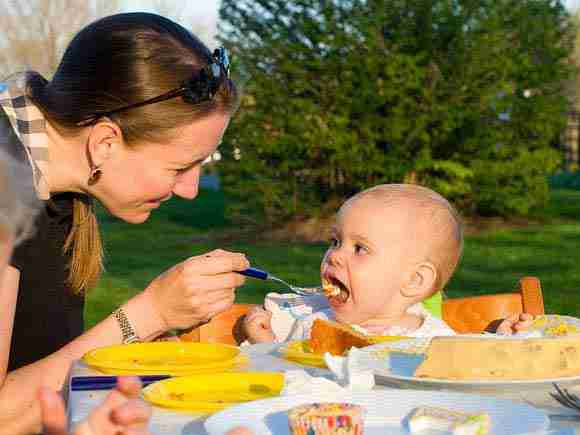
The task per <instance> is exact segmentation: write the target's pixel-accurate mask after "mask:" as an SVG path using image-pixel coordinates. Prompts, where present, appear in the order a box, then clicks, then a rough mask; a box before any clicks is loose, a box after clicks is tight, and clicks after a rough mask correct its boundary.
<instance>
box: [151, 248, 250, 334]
mask: <svg viewBox="0 0 580 435" xmlns="http://www.w3.org/2000/svg"><path fill="white" fill-rule="evenodd" d="M248 267H250V263H249V262H248V260H247V259H246V256H245V255H244V254H240V253H236V252H228V251H223V250H221V249H218V250H215V251H211V252H210V253H208V254H204V255H198V256H196V257H191V258H189V259H187V260H185V261H184V262H183V263H180V264H178V265H176V266H174V267H172V268H171V269H169V270H168V271H166V272H164V273H163V274H161V275H160V276H158V277H157V278H155V279H154V280H153V281H152V282H151V284H149V286H148V287H147V288H146V289H145V292H144V293H145V294H147V295H149V297H150V298H151V300H152V303H153V305H154V307H155V309H156V311H157V312H158V313H159V315H160V316H161V318H162V319H163V321H164V322H165V326H166V329H187V328H190V327H192V326H197V325H199V324H200V323H204V322H208V321H209V320H210V319H211V318H212V317H214V316H215V315H216V314H218V313H221V312H222V311H225V310H227V309H228V308H230V307H231V306H232V304H233V303H234V299H235V291H234V290H235V288H236V287H239V286H241V285H242V284H243V283H244V281H245V277H244V276H243V275H240V274H239V273H235V272H236V271H242V270H244V269H247V268H248Z"/></svg>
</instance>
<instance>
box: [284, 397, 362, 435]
mask: <svg viewBox="0 0 580 435" xmlns="http://www.w3.org/2000/svg"><path fill="white" fill-rule="evenodd" d="M288 420H289V424H290V431H291V432H292V434H293V435H362V433H363V408H362V406H358V405H353V404H351V403H309V404H306V405H300V406H297V407H295V408H292V409H290V410H289V411H288Z"/></svg>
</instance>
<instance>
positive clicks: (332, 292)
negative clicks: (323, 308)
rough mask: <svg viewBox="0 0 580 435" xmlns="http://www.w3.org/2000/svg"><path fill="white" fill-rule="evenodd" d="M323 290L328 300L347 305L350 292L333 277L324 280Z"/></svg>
mask: <svg viewBox="0 0 580 435" xmlns="http://www.w3.org/2000/svg"><path fill="white" fill-rule="evenodd" d="M322 289H323V291H324V294H325V295H326V297H327V298H328V299H335V300H337V301H338V302H341V303H345V302H346V301H347V300H348V298H349V296H350V290H349V289H348V288H347V287H346V286H345V285H344V284H343V283H342V281H340V280H339V279H337V278H335V277H333V276H327V277H325V278H324V279H323V280H322Z"/></svg>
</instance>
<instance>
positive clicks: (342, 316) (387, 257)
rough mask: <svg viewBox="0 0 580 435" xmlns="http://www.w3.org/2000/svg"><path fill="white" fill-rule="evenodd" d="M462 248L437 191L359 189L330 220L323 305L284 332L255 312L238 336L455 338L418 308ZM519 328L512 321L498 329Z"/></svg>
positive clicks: (455, 219)
mask: <svg viewBox="0 0 580 435" xmlns="http://www.w3.org/2000/svg"><path fill="white" fill-rule="evenodd" d="M462 248H463V235H462V226H461V221H460V219H459V215H458V213H457V211H456V210H455V208H454V207H453V206H452V205H451V204H450V203H449V202H448V201H447V200H446V199H445V198H443V197H442V196H441V195H439V194H438V193H436V192H434V191H432V190H430V189H428V188H425V187H421V186H418V185H412V184H384V185H378V186H375V187H373V188H370V189H367V190H365V191H363V192H361V193H359V194H357V195H355V196H354V197H352V198H350V199H349V200H348V201H346V202H345V203H344V204H343V205H342V207H341V208H340V209H339V211H338V213H337V215H336V222H335V224H334V226H333V228H332V239H331V243H330V246H329V248H328V250H327V252H326V254H325V256H324V258H323V260H322V264H321V268H320V269H321V278H322V282H323V283H324V284H325V287H328V286H329V285H332V286H334V287H335V288H336V289H337V291H336V293H337V294H335V295H332V296H329V297H328V305H329V307H328V308H324V309H321V310H319V311H315V312H313V313H312V314H309V315H306V316H302V317H301V318H298V319H297V320H296V321H295V323H294V324H293V325H292V328H291V330H290V332H289V333H288V334H280V332H279V331H276V330H273V328H272V322H271V318H272V313H271V312H269V311H266V310H264V309H263V308H261V307H256V308H254V309H253V310H252V311H251V312H250V313H249V314H248V315H247V316H246V318H245V320H244V324H243V328H244V332H245V334H246V336H247V338H248V341H249V342H250V343H260V342H273V341H282V340H301V339H307V338H309V336H310V329H311V327H312V323H313V322H314V320H315V319H331V320H336V321H338V322H342V323H347V324H350V325H351V326H355V327H356V328H357V329H358V330H361V332H365V333H368V334H370V335H405V336H409V337H421V336H437V335H455V332H454V331H453V330H452V329H451V328H450V327H449V326H448V325H447V324H446V323H445V322H444V321H443V320H441V319H439V318H438V317H435V316H433V315H432V314H431V313H429V312H428V311H427V310H426V309H425V308H423V306H422V304H421V302H422V301H423V300H425V299H426V298H428V297H429V296H431V295H433V294H434V293H436V292H439V291H441V290H442V289H443V288H444V287H445V285H446V284H447V282H448V281H449V279H450V278H451V276H452V274H453V272H454V270H455V268H456V266H457V264H458V262H459V259H460V257H461V252H462ZM522 320H525V319H522ZM505 322H509V321H505ZM519 324H520V321H519V319H512V321H511V323H509V324H507V323H506V324H502V327H503V329H504V330H507V329H511V328H514V329H515V328H516V325H519ZM277 332H278V333H277ZM283 335H285V336H283Z"/></svg>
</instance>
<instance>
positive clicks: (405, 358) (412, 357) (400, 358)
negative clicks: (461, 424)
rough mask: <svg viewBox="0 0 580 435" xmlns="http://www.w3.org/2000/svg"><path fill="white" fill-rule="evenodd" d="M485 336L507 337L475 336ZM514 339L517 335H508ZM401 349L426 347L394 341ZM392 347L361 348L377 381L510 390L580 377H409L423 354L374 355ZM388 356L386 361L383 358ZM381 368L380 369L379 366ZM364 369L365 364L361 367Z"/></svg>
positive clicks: (420, 341) (422, 342)
mask: <svg viewBox="0 0 580 435" xmlns="http://www.w3.org/2000/svg"><path fill="white" fill-rule="evenodd" d="M479 337H482V338H486V339H509V338H510V337H502V336H494V335H493V334H490V335H483V336H481V335H480V336H479ZM512 338H517V337H512ZM395 343H397V346H399V347H400V348H401V349H405V348H420V347H424V348H426V346H427V345H426V344H425V339H424V338H419V339H409V340H404V342H403V341H401V342H395ZM393 347H394V346H393V345H391V344H390V343H379V344H375V345H372V346H368V347H365V348H363V349H361V353H364V355H365V358H361V361H363V364H362V365H363V366H366V368H368V369H370V370H373V372H374V373H375V379H376V382H377V384H382V385H398V386H403V387H407V388H408V387H411V388H423V389H425V388H438V389H441V388H446V389H457V390H473V389H497V388H500V389H502V390H506V389H511V390H514V389H516V390H518V389H522V388H545V387H548V388H552V384H553V383H558V384H569V383H577V382H579V381H580V376H569V377H565V378H546V379H531V380H505V379H503V380H481V381H478V380H449V379H429V378H417V377H415V376H413V374H414V373H415V369H416V368H417V366H418V365H419V364H421V363H422V362H423V359H424V358H425V357H424V354H422V353H415V354H413V353H406V352H405V353H404V352H389V353H384V356H378V354H380V353H381V350H383V349H387V348H390V349H392V348H393ZM387 358H388V360H387ZM383 367H384V368H383ZM363 368H365V367H363Z"/></svg>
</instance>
